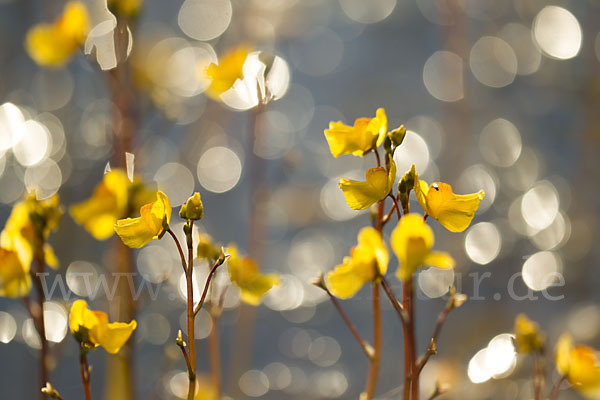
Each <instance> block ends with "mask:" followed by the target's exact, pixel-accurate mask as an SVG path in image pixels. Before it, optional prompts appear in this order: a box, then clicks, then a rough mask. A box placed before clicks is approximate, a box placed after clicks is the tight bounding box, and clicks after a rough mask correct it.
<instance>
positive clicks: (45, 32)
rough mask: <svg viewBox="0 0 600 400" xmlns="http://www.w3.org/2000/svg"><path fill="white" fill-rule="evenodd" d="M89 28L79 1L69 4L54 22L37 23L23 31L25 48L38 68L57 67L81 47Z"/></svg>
mask: <svg viewBox="0 0 600 400" xmlns="http://www.w3.org/2000/svg"><path fill="white" fill-rule="evenodd" d="M89 29H90V22H89V16H88V12H87V9H86V7H85V5H84V4H83V3H82V2H80V1H71V2H68V3H67V4H66V5H65V8H64V11H63V14H62V15H61V16H60V17H58V18H57V19H56V21H55V22H54V23H52V24H39V25H36V26H34V27H33V28H31V29H30V30H29V31H28V32H27V36H26V37H25V48H26V50H27V52H28V53H29V56H30V57H31V58H32V59H33V60H34V61H35V62H36V63H38V64H39V65H42V66H45V67H61V66H63V65H65V64H66V63H67V62H68V61H69V60H70V58H71V56H72V55H73V53H75V51H76V50H77V49H78V48H79V46H81V45H82V44H83V42H84V41H85V37H86V35H87V33H88V31H89Z"/></svg>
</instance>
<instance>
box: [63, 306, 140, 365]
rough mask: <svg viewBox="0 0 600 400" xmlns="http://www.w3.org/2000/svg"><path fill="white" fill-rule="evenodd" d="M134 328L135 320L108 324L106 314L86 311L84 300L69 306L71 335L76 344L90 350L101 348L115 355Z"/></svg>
mask: <svg viewBox="0 0 600 400" xmlns="http://www.w3.org/2000/svg"><path fill="white" fill-rule="evenodd" d="M136 327H137V322H136V321H135V320H133V321H131V322H129V323H124V322H112V323H109V322H108V316H107V315H106V313H104V312H102V311H93V310H90V309H88V307H87V303H86V302H85V300H77V301H75V303H73V306H71V312H70V314H69V328H70V329H71V333H72V334H73V335H74V336H75V339H77V341H78V342H80V343H82V344H83V345H85V346H89V347H91V348H94V347H96V346H102V347H104V349H105V350H106V351H107V352H109V353H111V354H116V353H118V352H119V350H120V349H121V347H123V345H124V344H125V343H126V342H127V340H128V339H129V337H130V336H131V334H132V333H133V331H134V330H135V328H136Z"/></svg>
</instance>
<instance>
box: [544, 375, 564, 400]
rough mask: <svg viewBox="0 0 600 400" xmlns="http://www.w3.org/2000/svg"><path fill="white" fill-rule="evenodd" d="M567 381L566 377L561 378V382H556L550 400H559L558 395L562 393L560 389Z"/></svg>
mask: <svg viewBox="0 0 600 400" xmlns="http://www.w3.org/2000/svg"><path fill="white" fill-rule="evenodd" d="M566 379H567V377H566V376H564V375H563V376H561V377H560V379H559V380H557V381H556V382H554V385H553V386H552V390H551V391H550V396H549V397H548V399H549V400H558V393H559V392H560V387H561V386H562V384H563V383H564V381H565V380H566Z"/></svg>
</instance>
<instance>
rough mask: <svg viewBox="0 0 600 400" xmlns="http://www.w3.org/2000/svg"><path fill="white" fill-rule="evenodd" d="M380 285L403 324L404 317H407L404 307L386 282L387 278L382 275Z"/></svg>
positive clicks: (404, 322) (404, 321)
mask: <svg viewBox="0 0 600 400" xmlns="http://www.w3.org/2000/svg"><path fill="white" fill-rule="evenodd" d="M381 286H382V287H383V291H384V292H385V294H386V295H387V297H388V299H389V300H390V303H391V304H392V307H394V310H396V312H397V313H398V317H399V318H400V321H401V322H402V325H403V326H404V325H405V324H406V319H407V318H406V311H405V310H404V307H403V306H402V304H401V303H400V302H399V301H398V299H397V298H396V295H395V294H394V290H393V289H392V287H391V286H390V284H389V283H388V281H387V279H385V277H384V276H383V275H382V276H381Z"/></svg>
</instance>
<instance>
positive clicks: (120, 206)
mask: <svg viewBox="0 0 600 400" xmlns="http://www.w3.org/2000/svg"><path fill="white" fill-rule="evenodd" d="M153 197H154V192H150V191H149V190H147V189H146V188H145V187H144V186H143V185H142V184H141V183H140V181H139V180H138V179H137V178H134V180H133V183H132V182H130V181H129V178H127V173H126V172H125V171H124V170H123V169H114V170H112V171H109V172H107V173H106V174H104V178H103V179H102V182H101V183H100V184H99V185H98V186H96V189H94V193H93V194H92V197H90V198H89V199H87V200H85V201H83V202H81V203H79V204H76V205H73V206H71V208H70V212H71V216H72V217H73V219H74V220H75V222H77V223H78V224H81V225H83V227H84V228H85V229H86V230H87V231H88V232H90V234H91V235H92V236H93V237H94V238H96V239H97V240H105V239H108V238H109V237H111V236H112V235H113V234H114V232H115V231H114V225H115V223H116V222H117V220H118V219H119V218H123V217H127V216H129V215H128V212H129V210H137V209H139V208H140V207H141V206H142V205H143V204H146V203H147V202H149V201H152V198H153Z"/></svg>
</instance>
